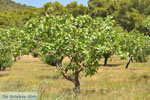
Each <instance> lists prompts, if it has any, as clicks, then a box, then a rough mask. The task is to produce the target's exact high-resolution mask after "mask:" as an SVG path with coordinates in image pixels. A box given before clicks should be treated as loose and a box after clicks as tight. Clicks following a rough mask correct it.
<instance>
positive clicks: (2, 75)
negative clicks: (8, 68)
mask: <svg viewBox="0 0 150 100" xmlns="http://www.w3.org/2000/svg"><path fill="white" fill-rule="evenodd" d="M8 75H9V74H0V77H4V76H8Z"/></svg>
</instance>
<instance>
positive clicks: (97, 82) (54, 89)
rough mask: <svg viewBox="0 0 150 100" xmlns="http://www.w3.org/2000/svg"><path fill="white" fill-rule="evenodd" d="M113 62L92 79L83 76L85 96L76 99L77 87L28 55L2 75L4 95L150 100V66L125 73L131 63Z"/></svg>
mask: <svg viewBox="0 0 150 100" xmlns="http://www.w3.org/2000/svg"><path fill="white" fill-rule="evenodd" d="M112 58H113V61H110V60H108V63H109V64H108V66H106V67H104V66H101V67H100V68H99V69H98V73H97V74H95V75H94V76H92V77H89V76H88V77H84V73H81V75H80V81H81V93H80V94H79V95H78V96H76V95H75V94H74V92H73V91H72V88H73V87H74V86H73V84H72V83H71V82H68V81H66V79H64V78H63V77H62V76H60V75H59V73H58V72H57V69H56V68H55V67H54V66H49V65H47V64H44V63H43V62H42V61H40V59H39V58H33V57H32V56H28V55H25V56H22V57H21V59H20V60H19V61H18V62H16V63H14V64H13V66H12V67H11V69H7V70H6V71H2V72H0V91H3V92H8V91H12V92H17V91H18V92H19V91H21V92H26V91H29V92H30V91H31V92H33V91H35V92H38V93H39V100H149V99H150V67H149V66H150V62H147V63H135V62H134V63H132V64H131V65H130V68H129V69H128V70H125V69H124V67H125V64H126V62H127V61H120V59H119V57H118V56H113V57H112ZM65 62H67V60H65V61H64V63H65ZM100 64H103V59H102V60H101V62H100Z"/></svg>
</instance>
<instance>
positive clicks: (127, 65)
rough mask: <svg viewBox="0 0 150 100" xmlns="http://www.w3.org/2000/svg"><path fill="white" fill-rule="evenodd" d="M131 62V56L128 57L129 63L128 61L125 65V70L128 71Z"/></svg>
mask: <svg viewBox="0 0 150 100" xmlns="http://www.w3.org/2000/svg"><path fill="white" fill-rule="evenodd" d="M131 61H133V60H132V56H130V58H129V61H128V63H127V64H126V68H125V69H128V67H129V64H130V62H131Z"/></svg>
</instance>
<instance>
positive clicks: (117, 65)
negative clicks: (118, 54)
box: [100, 64, 124, 67]
mask: <svg viewBox="0 0 150 100" xmlns="http://www.w3.org/2000/svg"><path fill="white" fill-rule="evenodd" d="M121 65H124V64H107V66H104V65H103V64H100V66H103V67H119V66H121Z"/></svg>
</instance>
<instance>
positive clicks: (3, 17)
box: [0, 0, 150, 34]
mask: <svg viewBox="0 0 150 100" xmlns="http://www.w3.org/2000/svg"><path fill="white" fill-rule="evenodd" d="M0 2H1V3H0V27H6V26H9V25H10V24H14V25H15V26H17V27H23V26H24V24H25V23H26V21H28V20H29V19H30V18H32V17H33V16H34V15H35V13H39V14H40V15H41V16H42V15H44V14H45V13H47V14H53V15H55V16H58V15H59V16H65V15H68V14H72V15H73V16H74V17H77V16H78V15H90V16H91V17H92V18H96V17H106V16H108V15H112V16H114V19H115V20H116V21H117V23H118V26H119V27H120V26H121V27H122V28H123V29H124V30H127V31H131V30H132V29H137V30H139V31H140V32H144V33H146V34H150V33H149V30H147V29H146V28H144V27H142V23H141V22H142V21H143V20H144V19H145V18H146V17H147V16H148V15H150V0H89V1H88V7H87V6H84V5H82V4H80V5H78V3H77V2H76V1H74V2H71V3H70V4H67V5H66V6H64V5H62V4H60V3H59V2H53V3H52V2H49V3H46V4H45V5H44V6H43V7H42V8H34V7H30V6H26V5H21V4H18V3H15V2H13V1H11V0H0Z"/></svg>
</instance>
